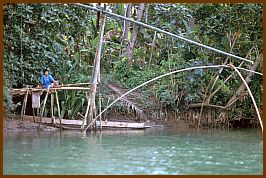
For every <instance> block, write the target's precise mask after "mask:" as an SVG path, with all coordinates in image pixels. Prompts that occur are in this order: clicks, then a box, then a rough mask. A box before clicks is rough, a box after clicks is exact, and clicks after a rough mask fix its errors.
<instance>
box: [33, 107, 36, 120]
mask: <svg viewBox="0 0 266 178" xmlns="http://www.w3.org/2000/svg"><path fill="white" fill-rule="evenodd" d="M32 115H33V122H34V123H35V122H36V121H35V109H34V108H32Z"/></svg>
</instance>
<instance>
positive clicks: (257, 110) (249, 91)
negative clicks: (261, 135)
mask: <svg viewBox="0 0 266 178" xmlns="http://www.w3.org/2000/svg"><path fill="white" fill-rule="evenodd" d="M232 67H233V68H234V70H235V71H236V73H237V74H238V75H239V77H240V78H241V80H242V81H243V83H244V84H245V85H246V88H247V90H248V93H249V95H250V97H251V99H252V102H253V104H254V107H255V109H256V112H257V115H258V118H259V121H260V126H261V131H262V132H263V124H262V120H261V117H260V113H259V109H258V106H257V104H256V102H255V99H254V97H253V94H252V92H251V90H250V88H249V86H248V84H247V82H246V81H245V79H244V78H243V76H242V75H241V73H240V72H239V71H238V69H237V68H236V67H235V66H232Z"/></svg>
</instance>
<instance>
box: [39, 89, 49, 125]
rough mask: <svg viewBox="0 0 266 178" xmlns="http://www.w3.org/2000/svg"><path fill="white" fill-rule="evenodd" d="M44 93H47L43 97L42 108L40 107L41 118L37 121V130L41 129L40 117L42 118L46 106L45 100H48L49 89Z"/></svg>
mask: <svg viewBox="0 0 266 178" xmlns="http://www.w3.org/2000/svg"><path fill="white" fill-rule="evenodd" d="M46 92H47V93H46V95H45V98H44V102H43V107H42V110H41V117H40V121H39V129H40V128H41V122H42V116H43V112H44V108H45V104H46V101H47V98H48V94H49V89H48V90H47V91H46Z"/></svg>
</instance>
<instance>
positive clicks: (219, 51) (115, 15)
mask: <svg viewBox="0 0 266 178" xmlns="http://www.w3.org/2000/svg"><path fill="white" fill-rule="evenodd" d="M74 5H77V6H81V7H84V8H86V9H90V10H94V11H98V12H101V13H103V14H107V15H109V16H113V17H116V18H119V19H123V20H126V21H129V22H132V23H135V24H138V25H140V26H143V27H146V28H150V29H152V30H155V31H157V32H160V33H164V34H166V35H168V36H172V37H174V38H177V39H180V40H183V41H186V42H189V43H192V44H194V45H197V46H200V47H203V48H206V49H209V50H212V51H215V52H217V53H220V54H224V55H226V56H231V57H233V58H236V59H239V60H242V61H246V62H250V63H252V64H253V61H251V60H249V59H245V58H243V57H239V56H236V55H234V54H231V53H228V52H224V51H221V50H219V49H216V48H213V47H210V46H207V45H204V44H201V43H198V42H196V41H193V40H190V39H187V38H184V37H182V36H179V35H175V34H173V33H170V32H167V31H165V30H161V29H159V28H157V27H153V26H151V25H148V24H145V23H142V22H139V21H136V20H133V19H130V18H127V17H124V16H121V15H118V14H115V13H112V12H108V11H106V10H103V9H98V8H96V7H92V6H88V5H84V4H80V3H74Z"/></svg>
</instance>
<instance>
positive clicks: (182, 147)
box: [3, 128, 263, 175]
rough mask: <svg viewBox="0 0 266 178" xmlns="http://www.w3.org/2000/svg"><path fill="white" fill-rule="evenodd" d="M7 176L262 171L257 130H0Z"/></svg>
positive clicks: (260, 139)
mask: <svg viewBox="0 0 266 178" xmlns="http://www.w3.org/2000/svg"><path fill="white" fill-rule="evenodd" d="M3 149H4V154H3V156H4V157H3V158H4V159H3V171H4V175H7V174H12V175H13V174H39V175H43V174H45V175H46V174H48V175H50V174H177V175H188V174H189V175H198V174H206V175H209V174H212V175H214V174H223V175H224V174H225V175H231V174H241V175H243V174H255V175H261V174H262V170H263V163H262V162H263V152H262V150H263V141H262V133H261V131H260V130H257V129H243V130H219V129H218V130H216V129H211V130H207V129H206V130H200V131H193V130H189V131H178V130H177V129H174V128H172V129H169V128H149V129H146V130H106V131H102V132H99V131H98V132H96V133H95V132H88V133H87V135H85V136H82V135H81V133H80V132H77V131H63V132H62V133H60V132H32V131H31V132H30V131H27V132H14V131H12V132H11V131H6V132H4V145H3Z"/></svg>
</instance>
